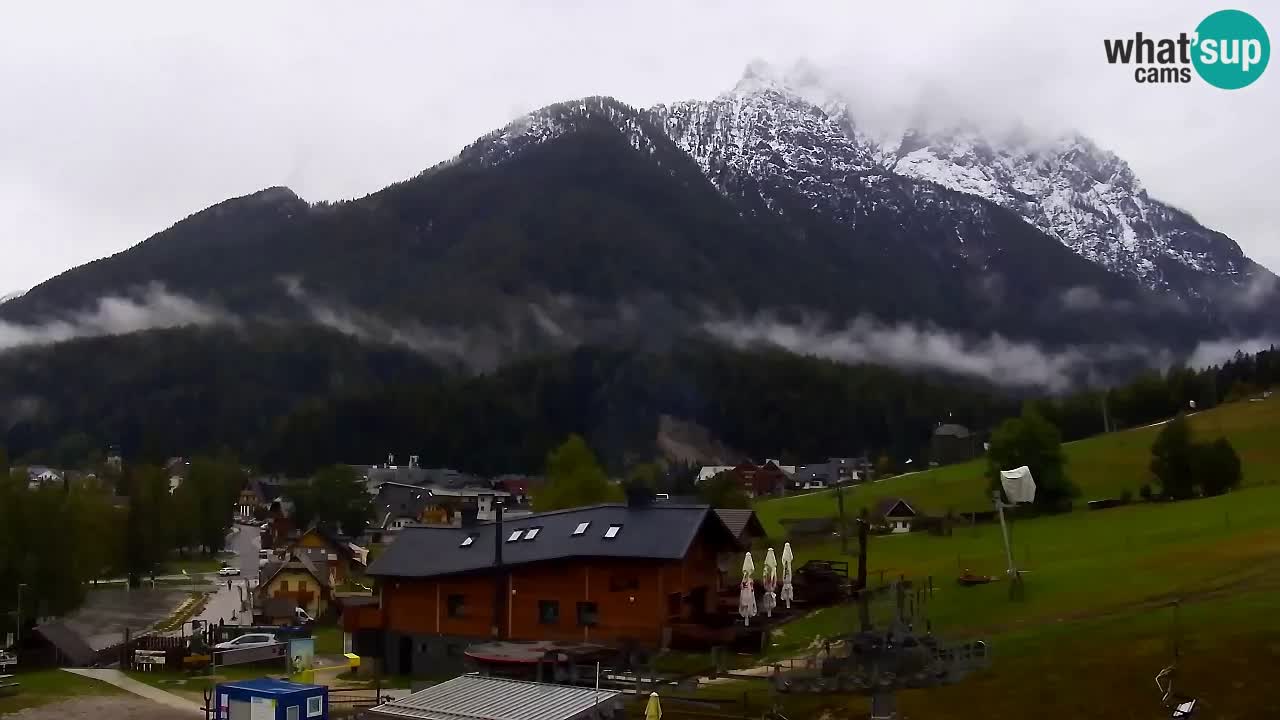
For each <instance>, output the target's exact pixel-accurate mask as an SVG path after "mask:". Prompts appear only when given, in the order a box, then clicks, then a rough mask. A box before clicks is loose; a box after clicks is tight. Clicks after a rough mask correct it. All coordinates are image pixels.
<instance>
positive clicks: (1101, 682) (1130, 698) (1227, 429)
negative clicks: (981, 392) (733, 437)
mask: <svg viewBox="0 0 1280 720" xmlns="http://www.w3.org/2000/svg"><path fill="white" fill-rule="evenodd" d="M1192 421H1193V423H1194V424H1195V427H1196V430H1197V431H1198V432H1199V433H1200V434H1201V436H1202V437H1206V436H1211V435H1213V434H1216V433H1217V432H1219V431H1221V432H1223V433H1225V434H1227V435H1228V436H1229V437H1230V438H1231V440H1232V442H1233V444H1235V446H1236V448H1237V450H1238V451H1239V452H1240V454H1241V456H1242V459H1243V460H1244V464H1245V476H1246V483H1247V485H1248V486H1247V487H1246V488H1244V489H1241V490H1239V491H1236V492H1233V493H1231V494H1229V495H1226V496H1223V497H1218V498H1209V499H1204V500H1196V501H1190V502H1183V503H1157V504H1149V503H1137V504H1134V505H1130V506H1127V507H1122V508H1115V509H1111V510H1105V511H1084V510H1080V511H1077V512H1074V513H1070V514H1067V515H1060V516H1054V517H1046V518H1036V519H1025V520H1018V521H1016V522H1015V523H1014V524H1013V526H1012V533H1013V541H1014V546H1015V549H1016V552H1017V554H1018V558H1019V563H1020V565H1021V566H1022V567H1024V568H1026V569H1028V570H1029V572H1028V574H1027V576H1026V578H1027V581H1026V582H1027V598H1026V599H1025V600H1024V601H1021V602H1017V603H1014V602H1011V601H1009V600H1008V598H1007V585H1005V584H1004V583H1003V582H1000V583H995V584H992V585H988V586H979V587H973V588H961V587H960V586H958V585H957V584H956V583H955V582H954V578H955V576H956V574H957V573H958V571H959V570H961V569H963V568H969V569H972V570H973V571H975V572H981V573H988V574H992V575H997V576H999V575H1000V574H1001V571H1002V569H1003V567H1004V557H1003V554H1004V551H1003V544H1002V542H1001V540H1000V537H999V528H998V526H995V525H985V526H978V527H977V528H962V529H959V530H957V531H956V532H955V534H953V535H952V536H951V537H933V536H929V535H924V534H912V535H907V536H892V537H875V538H873V539H872V544H871V547H870V552H869V565H870V570H871V578H872V582H873V583H874V582H876V581H877V579H878V577H879V573H880V571H881V570H883V571H884V572H885V575H886V577H894V576H897V575H899V574H901V575H906V576H908V577H911V578H913V579H916V580H923V579H924V578H926V577H928V576H930V575H932V576H933V577H934V581H935V584H936V588H937V590H936V593H935V596H934V598H933V600H932V601H930V603H929V609H928V615H929V618H930V619H931V620H932V621H933V622H934V627H935V629H936V630H937V631H938V632H939V633H940V634H941V635H942V636H943V637H946V638H951V639H966V638H974V637H981V638H983V639H985V640H987V641H988V642H989V643H990V644H991V646H992V648H993V653H994V655H993V657H994V658H995V659H994V664H993V667H992V669H991V670H989V671H986V672H983V673H979V674H978V675H976V676H974V677H973V678H971V679H970V680H968V681H966V682H965V683H962V684H960V685H957V686H954V687H950V688H944V689H939V690H931V691H923V692H922V691H915V692H908V693H904V694H903V696H902V697H901V702H902V710H903V711H904V712H905V713H907V714H909V715H911V716H914V717H929V718H937V719H942V718H957V719H959V718H972V717H983V718H986V719H987V720H995V719H1000V718H1010V719H1012V718H1024V717H1027V716H1028V714H1029V713H1030V712H1031V709H1032V708H1035V709H1037V710H1038V711H1050V712H1049V714H1048V715H1047V716H1052V717H1090V718H1141V717H1160V716H1161V715H1160V709H1159V698H1158V696H1157V694H1156V692H1155V689H1154V685H1153V684H1152V678H1153V677H1154V675H1155V673H1156V672H1157V671H1158V670H1159V669H1160V668H1161V667H1163V666H1164V665H1166V664H1168V662H1169V660H1170V652H1169V644H1170V631H1169V624H1170V618H1171V611H1170V610H1169V609H1168V603H1169V601H1170V600H1172V599H1174V598H1177V599H1179V600H1180V601H1181V603H1182V608H1183V609H1182V611H1181V612H1182V632H1181V635H1182V641H1181V645H1182V650H1183V659H1182V668H1183V670H1182V672H1181V680H1180V682H1179V688H1180V689H1182V690H1184V691H1186V692H1189V693H1192V694H1195V695H1197V696H1199V697H1200V698H1201V699H1202V704H1203V706H1204V708H1205V717H1222V718H1232V717H1238V718H1245V717H1269V716H1272V715H1276V716H1280V698H1278V697H1277V696H1276V695H1275V693H1274V692H1272V691H1271V690H1270V687H1271V683H1272V675H1273V674H1274V668H1276V667H1280V613H1276V612H1275V608H1276V607H1277V598H1278V597H1280V486H1277V483H1276V481H1277V478H1278V477H1280V462H1277V461H1280V442H1277V441H1278V440H1280V402H1276V401H1270V402H1266V403H1245V404H1238V405H1233V406H1228V407H1223V408H1220V409H1218V410H1215V411H1212V412H1207V413H1201V414H1199V415H1197V416H1195V417H1194V418H1192ZM1157 431H1158V428H1143V429H1138V430H1132V431H1128V432H1123V433H1114V434H1111V435H1108V436H1105V437H1099V438H1092V439H1089V440H1086V441H1082V442H1079V443H1073V444H1071V445H1070V446H1068V453H1069V455H1070V458H1071V462H1072V471H1073V476H1074V477H1075V478H1076V480H1077V482H1078V483H1080V485H1081V486H1082V488H1083V489H1084V497H1085V498H1090V497H1100V496H1107V495H1115V494H1117V493H1118V492H1119V490H1120V489H1122V488H1125V487H1128V488H1130V489H1134V488H1136V486H1137V485H1139V484H1141V482H1142V478H1143V476H1144V475H1145V472H1146V463H1147V457H1148V448H1149V446H1150V443H1151V441H1152V440H1153V439H1154V436H1155V433H1156V432H1157ZM894 482H900V483H905V484H909V486H910V487H912V488H914V489H915V494H912V493H908V492H905V491H903V492H897V491H894V493H893V494H903V495H907V496H908V497H917V496H918V497H919V498H920V499H919V500H917V502H919V503H920V504H923V505H925V506H926V507H928V508H930V509H933V508H934V507H935V504H945V503H948V502H951V501H952V500H949V498H950V499H955V500H956V502H957V505H956V506H957V507H960V508H964V507H980V505H979V504H978V503H971V504H963V502H964V501H963V500H962V498H964V497H966V496H967V497H973V495H974V494H977V495H978V496H979V497H980V496H981V488H982V486H983V483H984V481H983V480H982V478H981V466H980V465H979V464H977V463H969V464H966V465H960V466H955V467H948V468H940V469H937V470H934V471H931V472H928V473H920V474H918V475H913V476H908V477H903V478H899V479H898V480H896V481H894V480H890V481H887V482H886V483H882V484H881V485H879V486H872V488H858V489H856V490H854V491H853V492H854V493H859V494H860V497H883V496H885V495H888V494H890V492H889V490H888V488H884V486H886V485H888V486H892V483H894ZM899 487H905V485H904V486H899ZM868 490H869V491H870V492H868ZM979 502H980V501H979ZM761 505H762V506H765V508H766V511H765V512H766V519H767V520H768V521H769V522H770V524H771V525H772V524H774V523H776V520H777V518H778V517H796V516H798V515H797V514H796V508H797V506H799V507H801V508H806V509H808V511H809V512H810V513H811V514H812V515H825V514H829V513H831V512H833V510H834V499H833V498H831V497H830V495H826V496H825V497H824V496H823V495H819V496H807V497H797V498H788V499H783V500H773V501H768V502H765V503H761ZM779 506H783V507H786V508H787V509H786V510H785V511H784V512H777V511H776V508H777V507H779ZM854 507H857V506H854ZM771 511H773V512H771ZM802 512H803V511H802ZM799 516H803V515H799ZM775 528H776V525H773V526H772V527H771V528H770V529H771V530H772V529H775ZM795 550H796V555H797V564H798V563H800V562H803V561H804V560H805V559H807V558H815V557H822V558H835V557H839V556H840V552H839V545H838V543H836V542H833V541H820V542H818V543H815V544H805V543H796V544H795ZM850 559H852V558H850ZM877 614H881V613H877ZM852 620H853V617H852V613H851V612H850V611H849V610H848V609H841V608H836V609H828V610H823V611H819V612H817V613H814V614H811V615H809V616H806V617H802V618H800V619H798V620H796V621H793V622H791V623H789V624H788V625H786V626H784V627H783V628H782V631H781V634H780V635H777V636H776V637H775V639H774V643H775V645H774V647H773V649H772V651H771V653H770V655H771V656H774V657H786V656H791V655H795V654H797V653H798V651H799V649H800V648H803V647H805V646H807V645H808V644H809V643H810V642H811V641H812V638H813V637H814V636H815V635H823V636H830V635H834V634H837V633H841V632H845V631H847V630H848V629H849V628H850V626H851V622H852ZM742 690H744V691H750V692H757V691H758V690H759V688H758V687H755V686H754V685H752V684H750V683H748V684H746V685H744V686H743V687H742ZM766 701H767V698H766V697H764V696H761V697H760V698H759V702H761V703H762V704H763V703H765V702H766ZM786 707H787V708H789V709H791V710H793V712H795V713H801V714H805V713H809V714H814V716H816V713H817V712H818V709H819V708H826V709H831V710H833V711H835V715H836V716H844V715H847V714H849V713H853V714H854V715H855V716H856V715H857V713H858V712H859V711H862V712H865V703H864V701H863V700H862V699H859V698H854V699H849V698H795V699H789V700H788V701H787V705H786ZM978 708H981V710H978ZM792 716H793V717H794V716H795V715H794V714H793V715H792Z"/></svg>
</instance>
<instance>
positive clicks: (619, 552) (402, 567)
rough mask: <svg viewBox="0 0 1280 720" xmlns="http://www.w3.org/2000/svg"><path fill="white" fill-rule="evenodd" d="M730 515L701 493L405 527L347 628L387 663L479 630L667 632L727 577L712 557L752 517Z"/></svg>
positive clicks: (413, 669) (418, 667)
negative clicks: (700, 499) (697, 498)
mask: <svg viewBox="0 0 1280 720" xmlns="http://www.w3.org/2000/svg"><path fill="white" fill-rule="evenodd" d="M745 512H747V513H750V511H745ZM731 522H732V523H733V525H734V526H735V528H736V529H730V527H729V526H727V525H726V521H725V519H723V517H722V516H721V515H720V514H718V513H716V512H715V511H713V510H711V509H710V508H709V507H707V506H705V505H675V504H669V503H656V504H650V505H644V506H640V505H635V506H629V505H624V504H608V505H597V506H592V507H584V508H574V509H569V510H560V511H555V512H548V513H536V514H532V515H528V516H526V517H523V518H519V519H514V520H509V521H508V520H500V521H498V522H494V523H486V524H478V525H473V526H469V527H457V528H453V527H408V528H405V529H404V530H402V531H401V533H400V535H399V537H398V538H397V539H396V541H395V542H394V543H393V544H392V545H391V546H390V547H389V548H387V550H386V551H385V552H383V554H382V555H380V556H379V557H378V558H377V560H375V561H374V562H373V564H372V565H371V566H370V568H369V573H368V574H369V576H370V577H373V578H376V580H377V594H378V596H379V597H380V602H379V604H378V605H376V606H366V607H355V608H352V609H351V610H350V611H348V612H347V613H345V614H344V629H345V630H346V631H347V632H349V633H352V634H353V639H354V642H353V645H354V647H355V652H356V653H357V654H360V655H372V656H374V657H377V658H380V660H381V662H382V663H383V669H384V671H385V672H388V673H391V674H413V673H421V672H422V671H424V670H425V669H427V668H430V667H432V666H433V665H435V666H438V665H439V663H442V662H449V661H450V659H452V661H453V662H457V661H459V660H460V658H461V657H462V654H463V652H464V651H465V649H466V647H467V646H468V645H470V644H471V643H473V642H475V641H481V640H495V639H496V640H562V641H575V642H583V643H601V644H615V645H624V644H635V645H642V646H648V647H658V646H664V645H667V644H668V643H669V642H670V641H671V639H672V636H673V634H674V633H678V632H680V628H681V627H682V626H684V625H688V624H694V625H696V624H699V623H702V622H705V621H706V619H707V618H708V616H709V615H711V614H713V613H716V612H717V611H718V608H719V593H720V591H721V590H722V589H729V588H733V587H735V586H736V579H735V578H732V577H731V578H729V581H730V583H731V584H730V585H729V588H726V582H725V578H724V576H723V575H722V573H721V569H720V566H721V565H722V564H723V565H726V566H727V564H728V563H727V562H725V561H724V560H723V558H724V556H725V555H727V554H736V553H740V552H742V551H743V550H744V549H745V545H744V540H749V539H750V538H751V536H752V535H754V534H755V533H756V532H758V531H759V522H758V520H754V515H752V516H750V517H738V516H733V517H732V518H731Z"/></svg>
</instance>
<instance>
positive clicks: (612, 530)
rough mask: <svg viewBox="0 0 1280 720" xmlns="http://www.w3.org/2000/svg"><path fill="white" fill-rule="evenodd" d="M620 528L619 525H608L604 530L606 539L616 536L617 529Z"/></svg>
mask: <svg viewBox="0 0 1280 720" xmlns="http://www.w3.org/2000/svg"><path fill="white" fill-rule="evenodd" d="M621 529H622V526H621V525H610V526H609V529H608V530H605V531H604V536H605V538H606V539H610V538H616V537H618V531H619V530H621Z"/></svg>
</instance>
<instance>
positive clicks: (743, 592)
mask: <svg viewBox="0 0 1280 720" xmlns="http://www.w3.org/2000/svg"><path fill="white" fill-rule="evenodd" d="M755 571H756V564H755V563H754V562H752V560H751V553H747V556H746V557H745V558H743V560H742V587H741V589H740V590H739V591H738V614H739V615H741V616H742V624H744V625H750V624H751V618H752V617H754V616H755V614H756V588H755V581H753V580H752V579H751V573H754V572H755Z"/></svg>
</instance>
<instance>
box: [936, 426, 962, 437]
mask: <svg viewBox="0 0 1280 720" xmlns="http://www.w3.org/2000/svg"><path fill="white" fill-rule="evenodd" d="M933 434H934V435H950V436H952V437H958V438H967V437H969V428H967V427H965V426H963V425H956V424H955V423H947V424H946V425H939V426H938V429H937V430H934V431H933Z"/></svg>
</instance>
